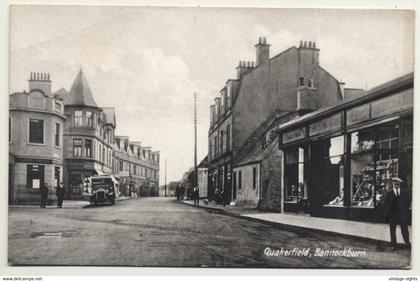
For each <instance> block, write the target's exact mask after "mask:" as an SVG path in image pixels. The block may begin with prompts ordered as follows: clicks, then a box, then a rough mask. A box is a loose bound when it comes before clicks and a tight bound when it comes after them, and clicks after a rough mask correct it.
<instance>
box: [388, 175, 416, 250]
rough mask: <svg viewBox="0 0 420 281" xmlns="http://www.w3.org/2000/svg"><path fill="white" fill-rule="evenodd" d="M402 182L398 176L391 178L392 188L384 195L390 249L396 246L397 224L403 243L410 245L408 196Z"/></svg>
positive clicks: (394, 248)
mask: <svg viewBox="0 0 420 281" xmlns="http://www.w3.org/2000/svg"><path fill="white" fill-rule="evenodd" d="M402 183H403V181H402V180H401V179H400V178H397V177H395V178H392V189H391V190H389V191H388V192H387V194H386V195H385V202H384V207H385V219H386V221H387V222H388V223H389V230H390V234H391V244H392V250H396V247H397V238H396V229H397V225H398V224H399V225H400V227H401V234H402V236H403V239H404V242H405V244H406V245H407V246H411V244H410V239H409V233H408V223H409V221H408V220H409V215H410V210H409V207H410V196H409V194H408V192H407V191H406V190H405V189H404V188H402V186H401V184H402Z"/></svg>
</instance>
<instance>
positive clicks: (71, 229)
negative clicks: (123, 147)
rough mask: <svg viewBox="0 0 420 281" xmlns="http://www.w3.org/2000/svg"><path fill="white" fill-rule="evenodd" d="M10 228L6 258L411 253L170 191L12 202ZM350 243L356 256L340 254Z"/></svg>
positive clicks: (343, 260) (388, 259)
mask: <svg viewBox="0 0 420 281" xmlns="http://www.w3.org/2000/svg"><path fill="white" fill-rule="evenodd" d="M332 223H333V220H332ZM8 235H9V241H8V246H9V248H8V258H9V263H10V264H12V265H89V266H98V265H106V266H168V267H180V266H187V267H260V268H261V267H278V268H284V267H286V268H326V267H327V268H405V267H409V265H410V254H411V252H410V250H409V249H404V248H401V249H398V250H397V251H390V248H389V246H388V245H386V244H385V243H375V242H374V243H372V242H366V241H360V239H355V238H346V237H344V236H341V235H333V234H320V233H316V232H303V233H302V231H292V230H286V229H284V228H282V227H281V226H273V225H269V224H266V223H263V222H256V221H250V220H247V219H242V218H237V217H232V216H227V215H223V214H220V213H217V212H215V211H210V210H206V209H202V208H196V207H193V206H188V205H185V204H182V203H179V202H176V201H175V200H173V199H169V198H138V199H130V200H125V201H120V202H117V203H116V205H114V206H100V207H87V208H82V209H55V208H50V209H40V208H37V207H35V206H34V207H30V208H28V207H13V208H9V233H8ZM294 248H296V250H294V251H293V249H294ZM307 248H310V249H309V251H308V250H307ZM349 248H350V251H353V253H355V251H361V252H356V253H362V255H361V256H360V255H359V256H355V257H351V256H343V255H345V254H343V253H345V252H344V251H345V250H346V249H349ZM317 249H318V250H317ZM276 250H278V251H276ZM287 251H289V252H287ZM299 251H300V252H299ZM305 251H306V252H307V253H309V254H310V255H307V256H305V255H304V254H305ZM316 251H318V256H316ZM320 251H341V252H338V253H339V255H341V256H339V257H337V256H319V254H320V253H321V252H320ZM298 252H299V253H300V256H297V253H298ZM363 252H365V254H364V255H363ZM336 253H337V252H336ZM347 253H349V252H348V251H347Z"/></svg>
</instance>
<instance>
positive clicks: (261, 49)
mask: <svg viewBox="0 0 420 281" xmlns="http://www.w3.org/2000/svg"><path fill="white" fill-rule="evenodd" d="M255 48H256V49H257V61H256V66H259V65H261V64H265V63H267V62H268V60H269V59H270V45H269V44H267V38H265V37H260V38H259V39H258V44H256V45H255Z"/></svg>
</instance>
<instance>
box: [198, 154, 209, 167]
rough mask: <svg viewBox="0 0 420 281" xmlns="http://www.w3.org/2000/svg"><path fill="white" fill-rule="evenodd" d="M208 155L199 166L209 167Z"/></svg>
mask: <svg viewBox="0 0 420 281" xmlns="http://www.w3.org/2000/svg"><path fill="white" fill-rule="evenodd" d="M208 161H209V160H208V156H207V155H206V157H204V159H203V160H201V162H200V164H198V166H197V168H208V167H209V165H208Z"/></svg>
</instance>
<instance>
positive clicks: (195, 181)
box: [194, 93, 198, 187]
mask: <svg viewBox="0 0 420 281" xmlns="http://www.w3.org/2000/svg"><path fill="white" fill-rule="evenodd" d="M197 183H198V179H197V93H194V186H197V187H198V184H197Z"/></svg>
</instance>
